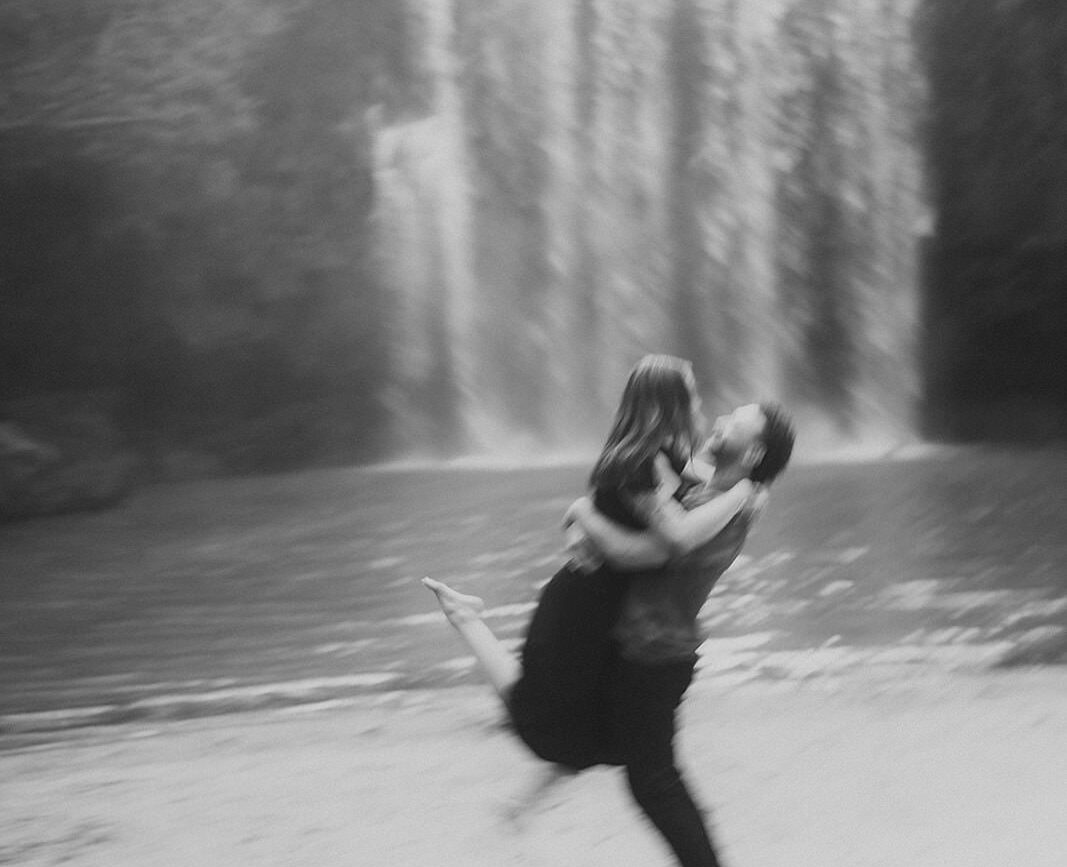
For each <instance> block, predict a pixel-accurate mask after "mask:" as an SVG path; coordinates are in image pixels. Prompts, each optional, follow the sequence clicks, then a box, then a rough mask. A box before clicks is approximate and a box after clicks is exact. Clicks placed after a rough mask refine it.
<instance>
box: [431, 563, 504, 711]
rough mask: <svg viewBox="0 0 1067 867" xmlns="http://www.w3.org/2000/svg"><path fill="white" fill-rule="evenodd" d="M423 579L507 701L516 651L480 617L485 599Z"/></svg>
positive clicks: (493, 685)
mask: <svg viewBox="0 0 1067 867" xmlns="http://www.w3.org/2000/svg"><path fill="white" fill-rule="evenodd" d="M422 583H423V585H424V586H425V587H428V588H429V589H430V590H432V591H433V592H434V594H435V595H436V596H437V601H438V603H440V605H441V610H442V611H444V613H445V617H447V618H448V622H449V623H451V624H452V625H453V626H454V627H455V629H456V631H457V632H458V633H459V635H460V638H462V639H463V640H464V641H465V642H466V643H467V646H468V647H469V648H470V649H471V652H472V653H473V654H474V658H475V659H477V660H478V664H479V665H480V666H481V668H482V671H483V672H484V673H485V676H486V678H488V680H489V683H490V685H491V686H492V687H493V689H494V690H495V691H496V693H497V695H499V696H500V698H501V699H502V700H503V701H504V702H507V699H508V694H509V693H510V692H511V688H512V687H513V686H514V685H515V682H516V681H517V680H518V679H519V675H520V674H521V669H520V666H519V661H518V660H517V659H516V658H515V655H514V654H513V653H512V652H511V651H510V650H508V649H507V648H506V647H505V646H504V645H503V644H501V643H500V639H499V638H497V637H496V636H495V635H493V633H492V631H491V630H490V629H489V627H488V626H486V625H485V621H483V620H482V617H481V614H482V611H483V610H484V608H485V603H483V602H482V600H481V599H479V598H478V597H477V596H468V595H467V594H465V593H459V592H457V591H456V590H453V589H452V588H451V587H449V586H448V585H447V584H442V583H441V582H440V581H435V580H434V579H433V578H423V579H422Z"/></svg>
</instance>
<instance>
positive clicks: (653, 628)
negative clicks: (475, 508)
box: [566, 404, 795, 867]
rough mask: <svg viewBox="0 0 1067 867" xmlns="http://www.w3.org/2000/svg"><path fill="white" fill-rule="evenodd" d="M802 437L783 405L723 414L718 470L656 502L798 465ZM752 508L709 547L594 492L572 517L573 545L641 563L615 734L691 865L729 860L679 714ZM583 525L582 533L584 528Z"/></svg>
mask: <svg viewBox="0 0 1067 867" xmlns="http://www.w3.org/2000/svg"><path fill="white" fill-rule="evenodd" d="M794 438H795V434H794V430H793V425H792V423H791V422H790V420H789V418H788V417H787V415H786V414H785V412H784V411H783V410H782V409H781V408H780V407H778V406H777V405H774V404H748V405H746V406H742V407H740V408H738V409H736V410H734V411H733V412H732V413H730V414H729V415H726V416H723V417H721V418H719V419H718V420H717V421H716V423H715V425H714V427H713V432H712V435H711V437H710V439H709V440H708V443H707V447H706V448H707V451H708V453H709V456H710V458H711V459H712V460H713V461H714V469H713V471H712V472H711V475H710V476H709V477H706V478H705V479H704V480H703V481H701V482H700V483H696V484H694V483H692V482H689V483H686V482H685V481H684V480H683V484H687V485H688V490H685V491H684V493H682V494H681V497H680V500H681V502H679V501H678V500H676V499H672V498H668V497H667V496H664V497H661V498H660V499H659V501H658V503H657V505H656V508H658V509H663V510H666V511H667V512H671V511H673V510H678V511H679V512H681V511H683V510H685V509H692V508H694V507H696V506H697V505H700V504H701V503H703V502H707V501H708V500H710V499H712V498H714V497H716V496H718V495H719V494H721V493H722V492H723V491H725V490H728V489H729V488H731V487H732V486H733V485H734V484H736V483H737V482H738V481H739V480H741V479H744V478H749V479H751V480H752V481H753V482H756V483H759V484H764V485H766V484H770V483H771V482H772V481H773V480H774V479H775V478H776V477H777V476H778V474H779V473H780V472H781V471H782V470H783V469H784V468H785V466H786V464H787V463H788V461H789V457H790V455H791V454H792V450H793V442H794ZM668 475H669V474H668ZM683 475H689V473H686V474H683ZM665 486H666V488H667V493H669V494H673V493H674V490H673V488H674V487H675V485H674V480H672V479H670V478H668V479H665ZM752 515H753V513H752V512H751V511H743V512H741V513H739V514H738V515H737V516H736V517H735V518H734V519H733V520H732V521H731V522H730V523H729V524H728V525H727V526H726V528H725V529H724V530H722V532H720V533H719V534H718V535H717V536H715V537H714V538H713V539H711V540H704V539H702V540H699V544H694V543H695V542H696V540H690V541H689V542H679V540H678V539H677V538H675V539H672V540H668V539H664V538H662V537H660V536H658V535H656V534H655V533H654V532H651V531H648V532H644V533H636V532H634V531H631V530H626V529H624V528H622V527H620V526H618V525H615V524H613V523H612V522H611V521H609V520H608V519H607V518H605V517H604V516H602V515H600V514H599V513H598V512H597V511H596V510H595V509H594V508H593V506H592V503H591V502H590V501H589V500H588V499H587V498H582V499H580V500H578V501H577V502H576V503H575V504H574V505H572V506H571V508H570V510H569V511H568V513H567V518H566V521H567V523H569V524H573V526H572V528H571V529H572V535H571V544H570V547H571V549H572V551H574V552H575V553H576V554H578V555H579V556H580V557H585V558H586V559H588V558H589V551H588V549H587V545H588V544H591V545H592V546H593V548H594V549H595V550H596V552H597V553H598V554H599V555H601V556H602V557H603V558H604V559H605V560H606V561H607V563H608V565H609V567H610V568H612V569H614V570H616V571H617V572H619V573H625V572H630V571H633V570H637V571H634V574H632V575H631V576H630V577H629V578H628V579H627V580H628V582H629V586H628V587H627V590H626V594H625V597H624V600H623V606H622V611H621V614H620V616H619V618H618V621H617V622H616V624H615V627H614V630H613V637H614V639H615V642H616V644H617V649H618V654H617V658H616V659H615V661H614V664H613V665H612V667H611V669H610V671H609V674H608V677H607V678H606V684H605V689H606V693H605V701H606V715H607V727H608V733H607V734H608V738H607V742H608V745H609V751H610V752H611V753H612V755H613V758H614V761H616V762H617V763H619V764H622V765H624V766H625V767H626V773H627V781H628V783H629V786H630V791H631V793H632V794H633V797H634V799H635V800H636V802H637V803H638V805H639V806H640V807H641V809H642V810H643V811H644V813H645V814H646V815H647V816H648V818H649V819H650V820H651V821H652V823H653V824H654V825H655V826H656V828H657V829H658V830H659V831H660V833H661V834H662V835H663V837H664V839H665V840H666V841H667V843H668V844H669V845H670V846H671V848H672V849H673V850H674V853H675V855H676V857H677V858H678V861H679V863H680V864H681V865H683V867H717V865H718V864H719V861H718V859H717V858H716V855H715V852H714V849H713V847H712V844H711V840H710V838H709V836H708V833H707V829H706V828H705V826H704V821H703V817H702V815H701V813H700V811H699V810H698V809H697V807H696V805H695V804H694V803H693V800H692V798H691V796H690V794H689V792H688V789H687V788H686V786H685V783H684V782H683V780H682V777H681V774H680V773H679V772H678V768H677V766H676V764H675V759H674V745H673V741H674V735H675V711H676V709H677V707H678V705H679V703H680V702H681V699H682V696H683V695H684V693H685V691H686V689H687V688H688V686H689V684H690V683H691V682H692V679H693V672H694V669H695V664H696V660H697V648H698V647H699V646H700V644H701V643H702V641H703V640H704V636H703V635H701V633H700V628H699V625H698V623H697V616H698V614H699V612H700V609H701V607H702V606H703V604H704V602H705V600H706V599H707V597H708V594H709V593H710V592H711V590H712V588H713V587H714V586H715V583H716V582H717V581H718V580H719V578H720V577H721V576H722V574H723V573H724V572H725V571H726V570H727V569H728V568H729V566H730V565H731V564H732V563H733V561H734V560H735V559H736V558H737V555H738V554H739V553H740V551H741V548H742V546H743V545H744V542H745V539H746V537H747V535H748V530H749V526H750V524H751V520H752ZM654 523H661V522H654ZM573 527H578V528H580V531H581V533H580V534H578V535H577V536H575V535H574V534H573ZM651 567H660V568H655V569H651ZM650 570H651V571H650Z"/></svg>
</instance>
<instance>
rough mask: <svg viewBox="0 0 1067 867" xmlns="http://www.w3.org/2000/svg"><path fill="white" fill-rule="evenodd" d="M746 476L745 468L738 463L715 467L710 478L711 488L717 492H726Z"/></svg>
mask: <svg viewBox="0 0 1067 867" xmlns="http://www.w3.org/2000/svg"><path fill="white" fill-rule="evenodd" d="M747 475H748V473H747V472H746V470H745V468H744V467H742V466H741V465H740V464H738V463H732V464H727V465H726V466H718V465H717V466H716V467H715V473H714V474H713V475H712V477H711V482H710V484H711V486H712V487H713V488H715V489H716V490H719V491H728V490H730V488H732V487H733V486H734V485H736V484H737V483H738V482H739V481H741V479H743V478H745V477H746V476H747Z"/></svg>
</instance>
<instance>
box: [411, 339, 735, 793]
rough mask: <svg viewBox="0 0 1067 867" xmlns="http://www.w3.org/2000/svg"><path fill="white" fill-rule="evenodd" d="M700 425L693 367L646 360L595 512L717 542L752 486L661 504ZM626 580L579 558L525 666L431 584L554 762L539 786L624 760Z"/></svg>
mask: <svg viewBox="0 0 1067 867" xmlns="http://www.w3.org/2000/svg"><path fill="white" fill-rule="evenodd" d="M703 426H704V422H703V416H702V415H701V411H700V398H699V396H698V395H697V393H696V385H695V381H694V378H693V372H692V367H691V365H690V364H689V363H688V362H687V361H684V360H682V359H679V358H675V357H673V356H668V355H650V356H646V357H645V358H643V359H642V360H641V361H640V362H639V363H638V364H637V365H636V366H635V367H634V369H633V370H632V371H631V373H630V376H629V379H628V380H627V383H626V387H625V389H624V390H623V394H622V398H621V400H620V403H619V408H618V411H617V412H616V415H615V421H614V424H613V426H612V429H611V432H610V434H609V435H608V438H607V441H606V443H605V445H604V448H603V450H602V452H601V454H600V457H599V458H598V460H597V462H596V465H595V466H594V468H593V471H592V474H591V476H590V487H591V489H592V499H593V503H594V504H595V506H596V508H597V510H598V511H599V512H601V513H602V514H603V515H604V516H606V517H608V518H611V519H612V520H614V521H615V522H616V523H619V524H622V525H624V526H627V527H631V528H634V529H650V530H652V531H654V532H655V533H656V534H658V535H659V536H661V537H662V539H663V541H664V542H665V543H666V544H667V545H668V546H670V547H672V548H675V547H678V548H688V547H691V546H692V545H693V544H694V543H695V542H696V541H697V540H705V539H709V538H712V537H714V536H715V535H717V533H718V532H719V531H721V530H722V529H723V528H724V527H725V526H726V525H727V524H728V523H729V522H730V521H731V520H732V519H733V518H734V516H735V515H737V513H738V512H739V511H741V510H742V509H743V508H744V507H745V506H746V505H747V504H748V503H749V502H750V499H751V498H752V496H753V495H754V487H753V485H752V483H751V482H749V481H748V480H743V481H741V482H738V483H737V484H736V485H735V486H734V487H733V488H731V489H730V490H729V491H727V492H726V493H724V494H722V495H721V496H719V497H717V498H716V499H715V500H713V501H711V502H708V503H706V504H705V505H702V506H700V507H698V508H696V509H693V510H692V511H690V512H686V513H684V514H683V515H682V516H679V515H678V511H677V510H673V509H663V508H661V505H662V499H663V498H665V497H666V498H669V497H671V496H674V495H675V494H676V493H677V492H676V491H675V490H674V488H675V487H677V485H676V482H677V479H678V477H679V476H682V475H684V474H685V472H686V467H687V465H688V464H689V463H690V460H691V458H692V456H693V453H694V449H695V446H696V445H697V443H698V441H699V439H700V436H701V434H702V431H703ZM664 464H666V465H668V468H663V465H664ZM675 474H678V475H675ZM665 476H666V477H670V479H669V480H667V479H664V478H663V477H665ZM661 480H662V481H663V482H664V483H663V484H661ZM627 580H628V579H627V578H626V577H625V576H624V574H622V573H619V572H615V571H612V570H610V569H607V568H604V567H603V566H601V565H599V564H597V563H595V562H589V561H588V558H587V557H583V556H581V555H580V554H579V555H578V556H575V557H573V558H572V559H571V561H570V562H568V563H567V564H566V565H565V566H564V567H563V568H562V569H560V571H559V572H557V573H556V575H555V576H553V578H552V579H551V580H550V581H549V582H548V584H547V585H546V586H545V588H544V590H543V591H542V594H541V598H540V600H539V601H538V607H537V609H536V611H535V612H534V615H533V618H532V619H531V621H530V625H529V627H528V629H527V635H526V642H525V645H524V647H523V651H522V656H521V660H519V659H516V658H515V657H514V656H513V655H512V654H511V653H510V652H509V651H508V650H507V649H506V648H505V647H504V646H503V645H502V644H501V643H500V642H499V641H498V640H497V638H496V637H495V636H494V635H493V634H492V632H491V631H490V630H489V629H488V627H487V626H486V625H485V623H484V622H483V621H482V619H481V617H480V612H481V610H482V607H483V606H482V602H481V600H480V599H478V598H476V597H471V596H466V595H464V594H461V593H457V592H456V591H455V590H453V589H451V588H450V587H447V586H446V585H444V584H442V583H440V582H438V581H434V580H432V579H430V578H425V579H423V583H424V584H425V585H426V586H427V587H428V588H429V589H431V590H432V591H434V593H436V594H437V597H438V600H439V602H440V604H441V607H442V609H443V610H444V612H445V614H446V616H447V617H448V620H449V622H450V623H451V624H452V625H453V626H454V627H455V628H456V630H457V631H458V632H459V633H460V636H461V637H462V638H463V639H464V641H466V643H467V644H468V646H469V647H470V649H471V651H472V652H473V653H474V655H475V657H476V659H477V660H478V662H479V663H480V665H481V667H482V669H483V671H484V673H485V674H486V676H487V677H488V680H489V682H490V684H491V685H492V686H493V688H494V689H495V690H496V692H497V694H498V695H499V696H500V697H501V699H502V700H503V702H504V704H505V706H506V708H507V710H508V713H509V715H510V718H511V720H512V723H513V726H514V730H515V732H516V733H517V734H518V736H519V737H520V738H521V739H522V740H523V742H524V743H525V744H526V745H527V746H528V747H529V748H530V749H531V750H532V751H533V752H534V753H535V754H536V755H537V756H539V757H540V758H542V759H544V760H545V761H547V762H550V763H552V768H551V769H550V772H549V774H548V775H547V777H546V778H545V779H544V780H542V781H541V783H540V784H539V786H538V788H539V789H540V788H543V787H544V786H545V785H548V784H550V783H551V782H552V781H554V780H555V779H558V778H559V777H560V776H563V775H566V774H568V773H573V772H575V771H578V770H581V769H583V768H587V767H590V766H592V765H596V764H602V763H604V764H617V763H618V762H617V761H615V760H613V758H612V756H611V755H610V752H609V750H608V747H607V744H606V743H605V740H606V739H605V737H604V733H605V706H606V701H605V689H606V680H607V678H606V677H605V672H606V671H607V666H608V665H609V664H610V662H611V659H612V653H613V645H612V641H611V638H610V631H611V628H612V625H613V624H614V622H615V620H616V618H617V616H618V612H619V607H620V604H621V601H622V598H623V594H624V593H625V589H626V585H627Z"/></svg>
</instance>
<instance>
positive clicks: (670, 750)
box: [610, 660, 719, 867]
mask: <svg viewBox="0 0 1067 867" xmlns="http://www.w3.org/2000/svg"><path fill="white" fill-rule="evenodd" d="M692 676H693V663H691V662H682V663H673V662H672V663H666V664H662V665H641V664H638V663H634V662H628V661H625V660H620V661H619V662H618V667H617V669H616V670H615V671H614V672H613V675H612V679H613V683H612V692H611V699H610V700H611V704H612V707H611V727H612V739H613V747H614V749H615V750H616V751H617V757H618V758H619V759H620V760H621V761H622V762H623V764H624V765H625V766H626V777H627V782H628V783H629V785H630V792H631V793H632V794H633V797H634V800H635V801H637V804H638V806H640V807H641V809H642V810H643V811H644V813H645V815H646V816H648V818H649V819H650V820H651V822H652V824H653V825H655V826H656V828H657V830H658V831H659V832H660V834H661V835H662V836H663V838H664V839H665V840H666V841H667V844H668V845H669V846H670V847H671V849H672V850H673V851H674V854H675V857H677V859H678V863H679V864H681V865H682V867H719V861H718V859H717V858H716V856H715V851H714V849H713V848H712V845H711V839H710V838H709V836H708V832H707V828H706V827H705V825H704V817H703V815H702V814H701V812H700V810H699V809H698V808H697V806H696V804H694V803H693V799H692V797H691V796H690V794H689V790H688V789H687V788H686V785H685V782H684V781H683V780H682V777H681V774H680V773H679V772H678V768H677V766H676V765H675V760H674V734H675V710H676V708H677V707H678V704H679V702H680V701H681V698H682V695H683V694H684V692H685V690H686V688H687V687H688V685H689V682H690V681H691V680H692Z"/></svg>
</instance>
